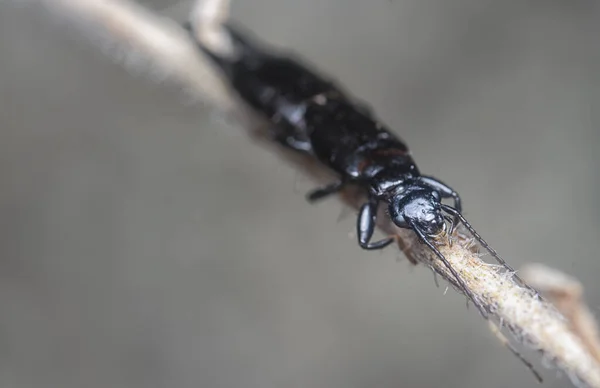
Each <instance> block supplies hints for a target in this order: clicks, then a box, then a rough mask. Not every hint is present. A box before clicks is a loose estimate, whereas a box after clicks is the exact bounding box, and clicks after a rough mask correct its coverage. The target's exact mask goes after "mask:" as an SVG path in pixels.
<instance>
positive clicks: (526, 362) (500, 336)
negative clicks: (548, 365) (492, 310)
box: [489, 321, 544, 383]
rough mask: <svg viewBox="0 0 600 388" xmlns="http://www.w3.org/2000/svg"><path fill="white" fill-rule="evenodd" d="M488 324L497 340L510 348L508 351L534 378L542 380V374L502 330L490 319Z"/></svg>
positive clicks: (540, 381)
mask: <svg viewBox="0 0 600 388" xmlns="http://www.w3.org/2000/svg"><path fill="white" fill-rule="evenodd" d="M489 326H490V329H491V331H492V333H494V334H495V335H496V338H498V340H500V342H501V343H502V344H503V345H504V346H505V347H506V348H507V349H508V350H510V352H511V353H512V354H513V355H514V356H515V357H517V358H518V359H519V361H521V362H522V363H523V364H524V365H525V366H526V367H527V369H529V370H530V371H531V373H533V375H534V376H535V378H536V380H537V381H538V382H539V383H542V382H544V379H543V378H542V375H540V373H539V372H538V371H537V370H536V369H535V367H534V366H533V364H532V363H531V362H530V361H529V360H527V359H526V358H525V357H524V356H523V355H522V354H521V353H520V352H519V351H518V350H517V348H515V347H514V346H513V345H512V344H511V343H510V342H509V341H508V338H506V337H505V336H504V334H502V332H501V331H500V329H499V328H498V326H496V324H494V323H493V322H492V321H489Z"/></svg>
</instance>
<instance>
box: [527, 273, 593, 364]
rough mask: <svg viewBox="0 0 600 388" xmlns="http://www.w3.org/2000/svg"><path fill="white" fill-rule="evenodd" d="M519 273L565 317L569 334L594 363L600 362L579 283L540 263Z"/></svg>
mask: <svg viewBox="0 0 600 388" xmlns="http://www.w3.org/2000/svg"><path fill="white" fill-rule="evenodd" d="M521 273H522V275H523V277H524V278H525V279H527V281H528V282H529V284H531V285H533V286H534V287H535V288H536V289H538V290H540V292H541V293H542V295H544V297H545V298H547V299H548V300H549V301H551V302H552V303H553V304H554V305H555V306H556V308H557V309H558V310H559V311H560V312H561V313H562V314H563V315H564V316H565V317H566V318H567V320H568V321H569V324H570V327H571V331H573V333H575V334H576V335H577V336H578V337H579V338H580V339H581V341H582V342H583V343H584V344H585V345H586V346H587V348H588V350H589V351H590V353H591V354H592V355H593V356H594V358H595V359H596V361H598V362H600V334H599V332H598V324H597V323H596V319H595V318H594V315H593V314H592V312H591V311H590V309H589V307H588V306H587V305H586V303H585V301H584V298H583V286H582V285H581V283H580V282H579V281H578V280H577V279H575V278H573V277H571V276H568V275H566V274H564V273H562V272H560V271H558V270H556V269H554V268H550V267H548V266H545V265H543V264H529V265H527V266H525V267H524V268H523V269H522V270H521Z"/></svg>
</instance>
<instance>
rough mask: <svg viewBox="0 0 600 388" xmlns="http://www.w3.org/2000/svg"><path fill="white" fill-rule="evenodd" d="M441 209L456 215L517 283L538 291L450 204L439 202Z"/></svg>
mask: <svg viewBox="0 0 600 388" xmlns="http://www.w3.org/2000/svg"><path fill="white" fill-rule="evenodd" d="M441 206H442V209H443V210H444V211H446V212H447V213H450V214H452V215H453V216H455V217H457V218H458V219H459V220H460V222H461V223H462V224H463V225H464V226H465V227H466V228H467V229H468V230H469V232H471V234H472V235H473V237H475V239H476V240H477V241H478V242H479V243H480V244H481V246H483V247H484V248H485V249H486V250H487V251H488V252H489V253H490V254H491V255H492V257H493V258H494V259H495V260H496V261H497V262H498V263H500V265H502V266H503V267H504V268H505V269H506V270H508V271H510V272H511V273H512V274H513V276H514V278H515V279H517V280H518V281H519V283H520V284H521V285H522V286H523V287H526V288H528V289H529V290H531V291H534V292H535V293H536V294H537V293H538V292H537V291H536V290H534V289H533V288H531V286H529V285H528V284H526V283H525V282H524V281H523V280H522V279H521V278H520V277H519V276H518V275H517V274H516V271H515V270H514V269H513V268H512V267H511V266H510V265H508V263H507V262H506V261H504V259H503V258H502V257H500V255H499V254H498V252H496V251H495V250H494V248H492V247H491V246H490V245H489V244H488V243H487V242H486V241H485V240H484V239H483V237H481V236H480V235H479V233H477V231H475V228H473V226H471V224H470V223H469V222H468V221H467V220H466V218H465V217H464V216H463V215H462V214H461V213H460V212H459V211H458V210H456V209H455V208H453V207H452V206H448V205H446V204H441Z"/></svg>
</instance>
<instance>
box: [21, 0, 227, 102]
mask: <svg viewBox="0 0 600 388" xmlns="http://www.w3.org/2000/svg"><path fill="white" fill-rule="evenodd" d="M15 3H18V4H25V5H27V6H31V5H42V6H44V7H45V8H46V9H47V10H48V11H50V13H51V14H53V15H54V16H56V17H57V18H56V19H57V20H59V21H63V22H66V23H67V24H68V25H69V27H73V26H75V27H78V29H79V31H78V32H84V37H86V38H88V39H90V40H92V42H93V43H95V44H97V45H98V46H99V47H100V48H101V49H103V50H105V51H107V52H108V54H109V55H110V56H111V57H112V58H113V59H115V60H117V61H118V62H120V63H121V64H123V65H125V66H126V67H127V68H128V69H129V70H131V71H133V72H136V73H140V72H141V73H147V74H148V75H150V76H151V77H152V78H153V79H154V80H161V81H162V80H169V81H174V82H177V83H178V84H179V85H180V86H181V87H183V88H185V89H186V91H190V92H192V94H193V95H194V96H195V97H198V98H200V99H201V100H202V101H205V102H208V103H210V104H212V105H213V106H216V107H219V108H220V109H224V110H233V109H235V103H234V101H233V100H232V99H231V95H230V93H229V92H228V89H227V88H226V86H225V84H224V83H223V81H222V79H221V77H220V74H219V73H218V72H217V71H215V69H214V68H213V67H212V63H211V62H210V60H208V59H207V58H205V57H203V56H201V55H198V48H197V46H196V44H195V43H194V42H193V41H192V40H191V39H189V37H188V34H187V32H186V31H184V30H183V29H182V28H181V26H180V25H179V24H178V23H176V22H175V21H173V20H171V19H168V18H166V17H161V16H159V15H157V14H155V13H153V12H151V11H150V10H148V9H146V8H144V7H142V6H141V5H139V4H137V3H135V2H131V1H122V0H22V1H19V0H15ZM215 42H216V43H219V42H218V41H215Z"/></svg>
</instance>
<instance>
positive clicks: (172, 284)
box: [0, 0, 600, 388]
mask: <svg viewBox="0 0 600 388" xmlns="http://www.w3.org/2000/svg"><path fill="white" fill-rule="evenodd" d="M145 4H146V5H148V6H150V7H153V8H154V9H157V10H164V9H165V8H167V7H172V6H173V3H168V2H167V1H166V0H165V1H162V0H153V1H152V2H148V1H147V2H145ZM180 5H181V4H180ZM233 13H234V17H235V18H236V19H237V20H239V21H241V22H243V24H244V25H245V26H246V27H248V28H249V29H251V30H253V31H254V32H255V33H256V34H257V35H258V36H259V37H261V38H262V39H264V40H266V41H267V42H270V43H273V44H277V45H281V46H285V47H288V48H291V49H293V50H294V51H297V52H299V53H302V54H303V55H304V56H305V57H306V58H308V59H309V60H310V61H312V62H313V63H315V64H317V65H318V66H319V67H320V68H321V69H322V70H324V71H326V72H328V73H330V74H333V75H335V77H336V78H337V79H339V80H340V81H341V82H342V83H343V84H344V85H346V87H347V88H348V89H350V90H351V91H353V92H354V93H355V94H356V95H357V96H358V97H360V98H363V99H365V100H367V101H369V102H370V104H371V105H372V106H373V107H374V108H375V109H376V111H377V112H378V114H379V115H380V116H381V117H382V119H383V120H384V121H385V122H387V123H388V124H389V125H390V126H391V127H392V128H394V129H395V130H396V131H397V133H398V134H400V135H401V136H402V137H403V138H404V139H405V140H406V141H407V142H408V144H409V145H410V146H411V148H412V150H413V152H414V155H415V157H416V160H417V162H418V163H419V164H420V166H421V169H422V171H424V172H426V173H428V174H431V175H434V176H437V177H440V178H441V179H443V180H445V181H447V182H448V183H450V184H452V185H453V186H454V187H455V188H456V189H457V190H458V191H459V192H460V193H461V194H462V196H463V199H464V202H465V205H466V215H467V216H468V217H469V218H470V220H471V221H472V222H473V224H474V225H475V226H476V227H477V228H478V229H479V230H480V232H481V233H482V234H483V236H485V237H486V238H487V239H488V240H489V241H490V242H491V243H492V245H493V246H494V247H496V248H497V249H498V250H499V251H500V252H501V253H502V254H503V255H504V256H505V257H506V258H507V259H508V261H509V262H510V263H511V264H513V265H514V266H516V267H519V266H521V265H523V264H524V263H526V262H528V261H536V262H543V263H546V264H549V265H551V266H553V267H556V268H558V269H561V270H564V271H566V272H567V273H569V274H572V275H575V276H577V277H578V278H579V279H580V280H581V281H582V282H583V284H584V285H585V287H586V295H587V300H588V302H589V303H590V306H591V308H592V309H593V311H594V312H595V313H597V312H598V308H599V307H600V306H599V303H600V283H599V282H598V281H597V277H598V275H599V274H600V257H598V254H597V250H596V249H595V248H596V247H597V245H598V238H599V237H600V205H599V204H598V198H599V194H598V193H599V190H600V172H599V171H600V170H599V168H598V167H599V166H600V153H598V147H599V146H600V131H599V123H600V122H599V121H598V116H597V112H596V111H597V108H598V97H599V92H598V91H599V88H598V83H599V82H600V80H599V79H598V72H599V70H600V57H599V53H600V50H599V46H600V44H599V43H598V28H597V27H596V24H597V23H598V20H599V19H598V5H596V3H595V2H594V1H586V0H571V1H558V0H546V1H539V0H535V1H521V0H514V1H513V0H503V1H501V0H453V1H446V0H427V1H424V0H390V1H388V0H380V1H369V2H367V1H359V0H353V1H350V0H304V1H280V0H254V1H234V7H233ZM79 34H81V31H80V30H77V29H74V28H70V27H69V26H68V25H64V24H63V25H61V24H60V23H54V21H53V20H52V18H50V17H49V15H48V14H46V13H43V12H40V10H39V9H36V8H27V7H14V6H13V5H12V4H10V3H6V2H3V3H2V4H0V87H1V89H0V125H1V128H2V129H1V131H0V160H1V161H0V179H1V184H0V212H1V217H0V228H1V230H0V367H1V369H0V386H2V387H19V388H21V387H64V388H70V387H172V388H174V387H177V388H187V387H190V388H191V387H206V388H217V387H219V388H220V387H224V388H234V387H244V388H253V387H256V388H259V387H260V388H271V387H273V388H275V387H299V388H300V387H302V388H321V387H322V388H336V387H340V388H350V387H356V388H362V387H381V388H387V387H442V386H444V387H462V388H470V387H486V388H487V387H489V388H492V387H534V386H537V384H536V382H535V380H534V378H533V376H531V375H530V373H529V372H528V371H527V370H526V368H525V367H523V366H522V365H521V364H520V363H519V361H518V360H517V359H516V358H515V357H513V356H512V355H511V354H510V353H509V352H508V351H507V350H506V349H504V348H503V347H502V346H501V345H500V344H499V343H498V342H497V341H496V339H495V338H494V337H493V335H492V334H490V333H489V331H488V328H487V326H486V324H485V323H484V322H483V321H482V320H481V319H479V317H478V316H477V314H476V312H475V310H474V309H469V310H466V308H465V303H464V299H463V298H461V297H459V296H458V295H457V294H456V293H455V292H452V291H451V292H448V294H446V295H444V293H443V291H444V285H442V287H440V288H436V287H435V285H434V282H433V277H432V275H431V273H430V271H429V270H427V269H425V268H423V267H417V268H411V267H410V265H408V263H407V262H406V260H405V259H404V258H403V257H402V256H401V254H399V253H398V252H396V251H394V250H393V249H390V250H386V251H385V252H384V253H377V252H370V253H369V252H364V251H362V250H360V249H359V248H358V246H357V244H356V242H355V239H354V237H353V236H352V235H350V236H349V233H351V232H352V231H353V228H354V215H353V213H352V212H349V213H350V214H348V215H347V216H346V217H345V218H343V219H342V221H339V222H338V221H337V219H338V216H339V214H340V212H341V211H342V209H343V208H342V205H341V204H340V203H339V202H338V201H336V200H335V199H332V200H329V201H326V202H323V203H321V204H319V205H318V206H310V205H308V204H307V203H306V202H305V200H304V193H305V192H306V191H307V190H309V189H311V188H312V187H313V186H314V185H313V184H312V183H311V182H310V180H309V179H308V178H307V177H305V176H302V175H300V174H299V173H298V172H296V171H295V170H294V169H292V168H291V167H290V166H288V165H285V164H283V163H282V162H281V161H280V160H278V159H277V157H276V156H275V155H274V154H273V153H271V152H269V151H267V150H265V149H263V148H261V147H259V146H257V145H255V144H251V143H250V142H249V141H248V139H247V138H246V137H245V135H244V134H243V133H241V132H239V131H238V130H237V129H236V128H234V127H231V126H229V125H226V123H224V122H223V121H222V120H221V119H219V117H218V115H216V114H215V113H214V112H211V111H210V109H208V108H206V107H204V106H201V105H195V104H190V103H189V101H186V98H185V97H184V96H183V95H182V93H180V91H179V90H177V89H176V88H172V87H163V86H162V85H160V84H157V83H155V82H153V81H152V80H151V79H150V78H147V77H143V76H139V75H136V76H132V74H130V73H129V72H128V71H127V70H125V69H123V68H122V67H120V66H119V65H117V64H115V63H114V62H113V61H112V60H111V59H110V58H108V57H106V56H104V55H103V54H102V53H100V51H99V50H97V48H96V47H94V46H92V45H88V44H86V41H85V40H80V39H75V38H74V35H79ZM527 355H528V356H529V357H530V358H533V359H534V360H536V365H539V362H538V357H536V356H535V355H532V354H531V353H527ZM542 372H543V374H544V376H545V378H546V380H547V382H546V383H545V386H546V387H561V386H568V385H569V383H568V380H567V379H566V378H565V377H564V376H563V377H559V378H558V379H557V378H555V372H554V371H551V370H546V369H543V370H542Z"/></svg>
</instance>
